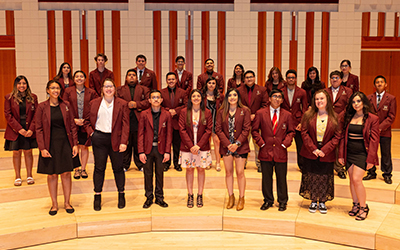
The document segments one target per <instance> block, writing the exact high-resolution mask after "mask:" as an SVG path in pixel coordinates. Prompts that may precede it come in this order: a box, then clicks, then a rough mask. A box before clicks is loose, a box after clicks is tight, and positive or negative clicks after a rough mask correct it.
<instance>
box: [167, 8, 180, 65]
mask: <svg viewBox="0 0 400 250" xmlns="http://www.w3.org/2000/svg"><path fill="white" fill-rule="evenodd" d="M177 56H178V12H177V11H170V12H169V71H174V69H175V58H176V57H177Z"/></svg>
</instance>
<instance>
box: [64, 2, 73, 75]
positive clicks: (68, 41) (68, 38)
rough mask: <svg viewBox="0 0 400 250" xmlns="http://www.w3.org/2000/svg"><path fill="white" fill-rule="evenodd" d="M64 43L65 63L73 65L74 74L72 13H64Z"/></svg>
mask: <svg viewBox="0 0 400 250" xmlns="http://www.w3.org/2000/svg"><path fill="white" fill-rule="evenodd" d="M63 42H64V62H67V63H69V64H70V65H71V72H73V65H72V24H71V11H70V10H64V11H63Z"/></svg>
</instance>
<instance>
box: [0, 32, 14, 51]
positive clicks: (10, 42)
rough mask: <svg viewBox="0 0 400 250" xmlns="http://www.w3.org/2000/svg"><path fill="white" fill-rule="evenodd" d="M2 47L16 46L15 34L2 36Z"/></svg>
mask: <svg viewBox="0 0 400 250" xmlns="http://www.w3.org/2000/svg"><path fill="white" fill-rule="evenodd" d="M0 48H15V36H13V35H12V36H0Z"/></svg>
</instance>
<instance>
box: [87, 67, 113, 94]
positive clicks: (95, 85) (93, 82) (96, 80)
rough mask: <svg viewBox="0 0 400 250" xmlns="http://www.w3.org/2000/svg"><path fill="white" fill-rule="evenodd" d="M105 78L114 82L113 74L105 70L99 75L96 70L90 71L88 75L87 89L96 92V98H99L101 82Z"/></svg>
mask: <svg viewBox="0 0 400 250" xmlns="http://www.w3.org/2000/svg"><path fill="white" fill-rule="evenodd" d="M100 74H101V76H100ZM106 78H111V79H113V80H114V73H113V72H112V71H111V70H108V69H106V68H104V71H103V73H100V71H99V70H98V69H97V68H96V69H95V70H92V71H91V72H90V73H89V88H91V89H93V90H94V91H96V93H97V95H98V96H101V84H103V81H104V79H106Z"/></svg>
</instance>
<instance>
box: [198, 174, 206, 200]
mask: <svg viewBox="0 0 400 250" xmlns="http://www.w3.org/2000/svg"><path fill="white" fill-rule="evenodd" d="M205 180H206V171H205V168H197V185H198V192H197V193H198V194H200V195H201V194H203V189H204V182H205Z"/></svg>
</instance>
